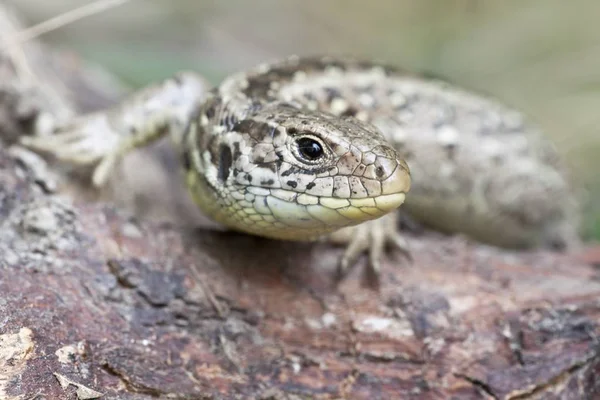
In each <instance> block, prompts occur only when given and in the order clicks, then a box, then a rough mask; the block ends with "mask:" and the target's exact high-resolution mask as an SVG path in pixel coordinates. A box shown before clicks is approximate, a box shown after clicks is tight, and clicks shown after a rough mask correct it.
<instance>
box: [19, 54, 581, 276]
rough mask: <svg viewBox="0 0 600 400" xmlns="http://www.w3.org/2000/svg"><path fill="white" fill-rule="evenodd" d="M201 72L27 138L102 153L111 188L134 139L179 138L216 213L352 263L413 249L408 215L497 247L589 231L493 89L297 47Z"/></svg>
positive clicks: (76, 156)
mask: <svg viewBox="0 0 600 400" xmlns="http://www.w3.org/2000/svg"><path fill="white" fill-rule="evenodd" d="M204 82H205V81H204V80H203V77H201V76H200V75H199V74H196V73H194V72H189V71H183V72H180V73H178V74H176V75H175V76H173V77H171V78H168V79H166V80H164V81H162V82H159V83H155V84H152V85H150V86H148V87H146V88H143V89H141V90H139V91H137V92H135V93H133V94H132V95H131V96H130V97H128V98H127V99H126V100H124V101H123V102H121V103H119V104H118V105H117V106H115V107H112V108H110V109H108V110H103V111H99V112H94V113H90V114H85V115H81V116H78V117H77V118H75V119H73V120H72V121H71V122H69V123H67V124H63V125H62V126H60V127H58V128H57V129H56V130H55V132H54V133H53V134H52V135H31V136H24V137H23V138H22V144H23V145H25V146H27V147H29V148H31V149H33V150H35V151H38V152H46V153H51V154H52V155H53V156H54V157H56V158H58V159H59V160H63V161H67V162H70V163H73V164H75V165H82V166H83V165H92V166H94V170H93V176H92V178H91V180H92V182H93V184H94V185H95V186H99V187H100V186H103V185H104V184H105V183H106V181H107V180H108V179H109V178H110V176H111V171H113V169H114V165H115V163H117V162H118V161H119V160H120V159H121V158H122V157H123V156H125V155H126V154H127V153H128V152H129V151H131V150H133V149H136V148H140V147H143V146H145V145H147V144H148V143H150V142H153V141H155V140H157V139H159V138H162V137H164V136H169V137H170V138H171V139H172V143H173V144H174V146H175V147H176V148H177V150H178V153H179V155H180V159H181V165H182V170H183V171H184V176H185V178H184V179H185V182H186V184H187V187H188V189H189V192H190V194H191V196H192V197H193V198H194V200H195V202H196V204H197V205H198V207H199V208H200V209H201V210H202V211H203V212H204V213H205V214H206V215H207V216H208V217H210V218H212V219H213V220H215V221H216V222H218V223H220V224H222V225H224V226H225V227H227V228H229V229H232V230H236V231H241V232H245V233H249V234H254V235H258V236H263V237H268V238H274V239H281V240H301V241H313V240H320V239H323V238H325V240H330V241H331V242H335V243H345V244H346V249H345V251H344V252H343V255H342V256H341V258H340V261H339V275H340V276H343V275H344V274H345V273H346V271H347V269H348V267H349V266H351V265H353V264H354V263H355V262H356V261H357V259H358V257H359V256H360V255H361V254H363V253H368V256H369V261H368V265H369V268H370V269H371V270H372V271H374V272H375V273H376V275H378V274H379V273H380V269H381V266H380V263H381V260H382V258H383V257H384V252H385V248H386V246H387V245H391V246H393V247H395V248H397V249H399V250H401V251H403V252H404V253H405V254H406V255H407V256H410V249H409V248H408V245H407V242H406V240H405V239H404V235H403V233H402V232H401V229H400V228H399V226H398V224H397V219H398V214H399V213H400V214H402V215H407V216H408V217H410V218H411V219H413V220H415V221H417V222H418V223H421V224H423V225H425V226H427V227H429V228H432V229H435V230H438V231H442V232H445V233H449V234H462V235H465V236H466V237H470V238H473V239H475V240H478V241H480V242H483V243H487V244H491V245H496V246H501V247H508V248H532V247H551V248H558V249H564V248H570V247H572V246H575V245H576V244H577V243H578V232H577V229H578V223H579V220H578V218H579V217H578V202H577V199H576V197H575V195H574V191H573V188H572V184H571V182H570V179H569V175H568V171H567V170H566V168H565V167H564V164H563V161H562V160H561V158H560V157H559V154H558V152H557V150H556V149H555V147H554V146H553V144H552V143H551V142H550V141H549V140H548V139H547V138H545V137H544V135H543V133H542V132H541V131H540V130H539V129H538V128H537V127H535V126H534V125H533V124H532V123H530V122H529V121H527V119H526V118H525V116H524V115H523V114H522V113H520V112H518V111H516V110H514V109H512V108H510V107H508V106H506V105H504V104H501V103H500V102H498V101H496V100H495V99H492V98H491V97H486V96H484V95H480V94H475V93H472V92H470V91H467V90H464V89H462V88H459V87H458V86H454V85H452V84H450V83H449V82H447V81H445V80H443V79H439V78H435V77H432V76H427V75H424V74H418V73H415V72H410V71H407V70H403V69H401V68H399V67H395V66H390V65H387V64H385V63H380V62H375V61H368V60H362V59H358V58H351V57H319V56H312V57H311V56H304V57H299V56H290V57H287V58H284V59H280V60H275V61H272V62H268V63H264V64H261V65H258V66H255V67H253V68H250V69H248V70H246V71H241V72H238V73H234V74H231V75H230V76H228V77H227V78H225V79H224V80H223V81H222V82H221V84H219V85H217V86H215V87H213V88H212V89H210V90H208V91H207V90H206V89H205V84H204ZM402 204H403V205H402ZM401 205H402V207H400V206H401ZM397 209H400V212H399V213H398V212H396V210H397Z"/></svg>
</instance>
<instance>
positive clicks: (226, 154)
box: [217, 145, 233, 182]
mask: <svg viewBox="0 0 600 400" xmlns="http://www.w3.org/2000/svg"><path fill="white" fill-rule="evenodd" d="M232 160H233V159H232V155H231V149H230V148H229V146H225V145H221V147H220V148H219V167H218V168H219V169H218V172H217V178H218V179H219V181H221V182H225V181H226V180H227V178H229V172H230V171H231V164H232Z"/></svg>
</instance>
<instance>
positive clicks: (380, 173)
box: [375, 167, 385, 178]
mask: <svg viewBox="0 0 600 400" xmlns="http://www.w3.org/2000/svg"><path fill="white" fill-rule="evenodd" d="M384 174H385V171H384V170H383V167H377V168H375V175H377V177H378V178H383V175H384Z"/></svg>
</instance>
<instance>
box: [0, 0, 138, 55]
mask: <svg viewBox="0 0 600 400" xmlns="http://www.w3.org/2000/svg"><path fill="white" fill-rule="evenodd" d="M129 1H130V0H97V1H94V2H91V3H89V4H86V5H83V6H81V7H78V8H75V9H73V10H69V11H67V12H65V13H63V14H60V15H57V16H56V17H53V18H50V19H48V20H46V21H44V22H41V23H39V24H37V25H34V26H32V27H29V28H27V29H24V30H22V31H20V32H18V33H17V34H15V35H14V36H12V37H9V38H8V39H7V40H5V41H4V43H3V47H5V48H7V47H12V46H15V45H17V44H20V43H23V42H26V41H28V40H31V39H33V38H36V37H38V36H41V35H43V34H45V33H48V32H51V31H53V30H56V29H59V28H61V27H63V26H65V25H68V24H70V23H73V22H75V21H79V20H81V19H83V18H86V17H89V16H92V15H96V14H98V13H101V12H103V11H105V10H109V9H112V8H115V7H118V6H120V5H123V4H125V3H127V2H129Z"/></svg>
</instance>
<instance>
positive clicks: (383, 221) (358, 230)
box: [329, 213, 412, 280]
mask: <svg viewBox="0 0 600 400" xmlns="http://www.w3.org/2000/svg"><path fill="white" fill-rule="evenodd" d="M329 238H330V241H332V242H334V243H338V244H347V247H346V250H345V251H344V254H343V255H342V257H341V258H340V262H339V265H338V270H337V278H338V280H341V279H342V278H343V277H344V276H346V274H347V273H348V270H349V269H350V267H352V266H353V265H354V264H355V263H356V261H357V259H358V258H359V257H360V256H361V255H362V254H363V253H366V252H368V268H369V270H370V272H371V273H372V274H373V275H374V277H375V278H376V279H378V278H379V275H380V273H381V259H382V258H383V257H384V252H385V248H386V246H391V247H392V248H394V249H396V250H400V251H401V252H402V253H403V255H404V256H405V257H406V258H407V259H408V260H409V261H410V262H412V256H411V253H410V250H409V246H408V243H407V242H406V240H405V239H404V237H402V236H401V235H400V233H399V232H398V227H397V225H396V213H390V214H387V215H385V216H383V217H381V218H378V219H375V220H372V221H368V222H365V223H363V224H360V225H357V226H353V227H349V228H344V229H342V230H340V231H338V232H335V233H333V234H331V235H330V237H329Z"/></svg>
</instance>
